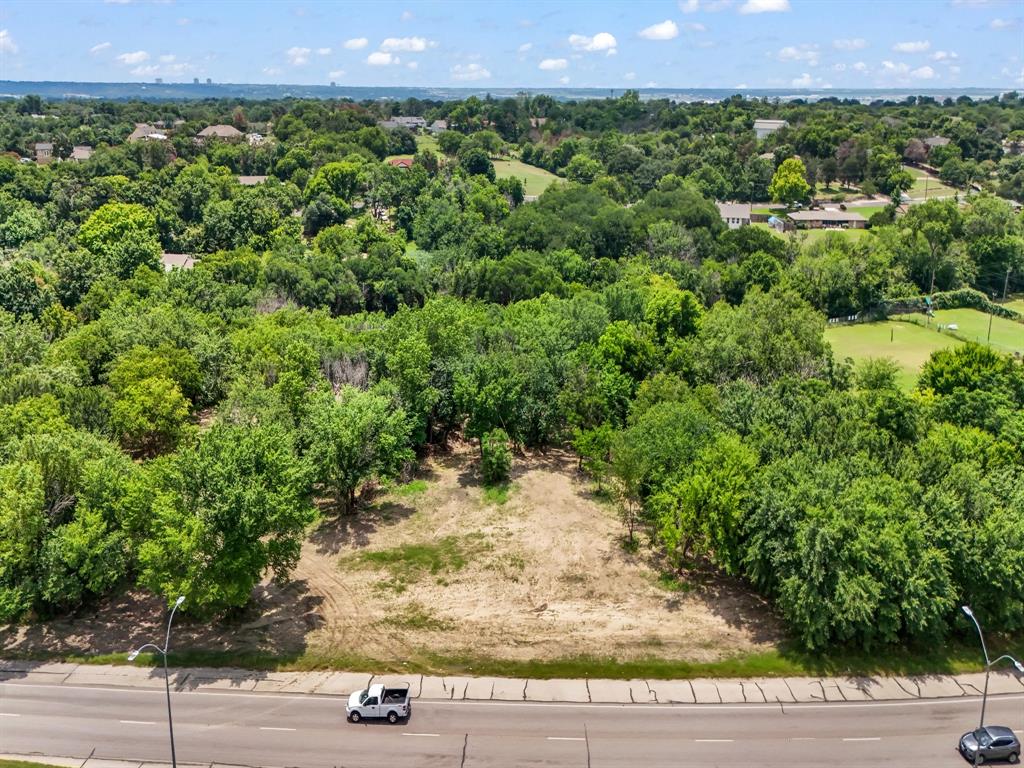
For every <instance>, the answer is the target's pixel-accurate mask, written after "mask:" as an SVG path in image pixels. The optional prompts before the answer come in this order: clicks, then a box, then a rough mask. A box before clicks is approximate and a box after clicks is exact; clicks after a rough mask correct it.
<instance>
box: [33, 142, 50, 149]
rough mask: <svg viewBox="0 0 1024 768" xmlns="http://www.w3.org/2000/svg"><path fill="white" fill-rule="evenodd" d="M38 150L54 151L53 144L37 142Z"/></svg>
mask: <svg viewBox="0 0 1024 768" xmlns="http://www.w3.org/2000/svg"><path fill="white" fill-rule="evenodd" d="M36 149H37V150H38V149H53V142H50V141H37V142H36Z"/></svg>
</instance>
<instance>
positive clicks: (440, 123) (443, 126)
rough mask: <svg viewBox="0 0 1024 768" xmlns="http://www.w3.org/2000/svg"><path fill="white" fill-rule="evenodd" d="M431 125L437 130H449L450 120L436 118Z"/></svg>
mask: <svg viewBox="0 0 1024 768" xmlns="http://www.w3.org/2000/svg"><path fill="white" fill-rule="evenodd" d="M430 127H431V128H432V129H434V130H435V131H447V130H448V121H447V120H435V121H434V122H432V123H431V124H430Z"/></svg>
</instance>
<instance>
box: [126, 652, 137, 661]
mask: <svg viewBox="0 0 1024 768" xmlns="http://www.w3.org/2000/svg"><path fill="white" fill-rule="evenodd" d="M138 655H139V652H138V651H132V652H131V653H129V654H128V661H135V659H136V658H137V657H138Z"/></svg>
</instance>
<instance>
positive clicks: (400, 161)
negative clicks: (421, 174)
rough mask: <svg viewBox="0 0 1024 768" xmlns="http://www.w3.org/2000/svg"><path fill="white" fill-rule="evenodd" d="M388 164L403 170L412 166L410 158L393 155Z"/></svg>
mask: <svg viewBox="0 0 1024 768" xmlns="http://www.w3.org/2000/svg"><path fill="white" fill-rule="evenodd" d="M388 165H393V166H394V167H395V168H404V169H405V170H409V169H410V168H412V158H411V157H393V158H391V159H390V160H388Z"/></svg>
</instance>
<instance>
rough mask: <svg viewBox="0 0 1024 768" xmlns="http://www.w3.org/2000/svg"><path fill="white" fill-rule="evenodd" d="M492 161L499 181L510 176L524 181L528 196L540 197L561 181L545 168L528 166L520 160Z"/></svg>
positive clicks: (494, 159) (492, 159) (493, 159)
mask: <svg viewBox="0 0 1024 768" xmlns="http://www.w3.org/2000/svg"><path fill="white" fill-rule="evenodd" d="M491 161H492V162H493V163H494V173H495V174H496V175H497V177H498V178H499V179H505V178H508V177H509V176H515V177H517V178H518V179H520V180H522V182H523V186H524V188H525V190H526V194H528V195H539V194H540V193H541V192H543V191H544V190H545V189H547V188H548V187H550V186H551V185H552V184H553V183H554V182H556V181H559V178H558V177H557V176H555V174H553V173H550V172H548V171H545V170H544V169H543V168H535V167H534V166H532V165H527V164H526V163H523V162H520V161H519V160H504V159H500V158H493V157H492V158H491Z"/></svg>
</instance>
